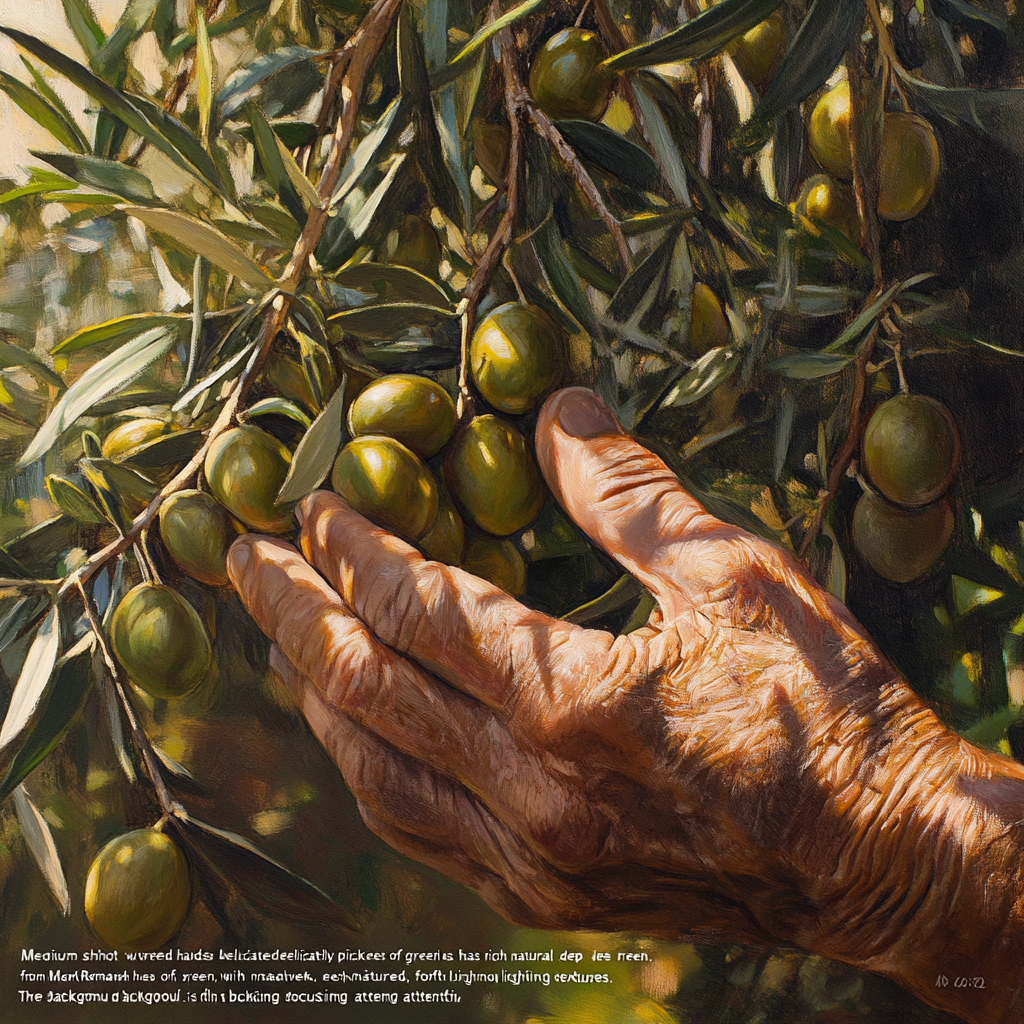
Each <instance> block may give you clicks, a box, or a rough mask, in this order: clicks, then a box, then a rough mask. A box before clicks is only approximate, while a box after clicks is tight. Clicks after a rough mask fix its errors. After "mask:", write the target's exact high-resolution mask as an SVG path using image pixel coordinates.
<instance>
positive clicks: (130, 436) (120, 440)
mask: <svg viewBox="0 0 1024 1024" xmlns="http://www.w3.org/2000/svg"><path fill="white" fill-rule="evenodd" d="M179 429H180V427H178V426H176V425H175V424H173V423H169V422H168V421H167V420H156V419H149V418H143V419H137V420H127V421H126V422H124V423H119V424H118V425H117V426H116V427H114V429H113V430H112V431H110V433H109V434H107V436H106V437H105V438H104V439H103V446H102V448H101V450H100V451H101V454H102V455H103V457H104V458H105V459H112V460H113V461H114V462H121V461H123V460H124V459H127V458H129V457H130V456H131V455H132V454H134V453H135V452H136V451H137V450H138V449H139V448H141V447H142V446H143V445H144V444H149V442H150V441H155V440H156V439H157V438H158V437H163V435H164V434H169V433H171V432H172V431H175V430H179Z"/></svg>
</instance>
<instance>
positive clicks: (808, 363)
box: [768, 352, 853, 380]
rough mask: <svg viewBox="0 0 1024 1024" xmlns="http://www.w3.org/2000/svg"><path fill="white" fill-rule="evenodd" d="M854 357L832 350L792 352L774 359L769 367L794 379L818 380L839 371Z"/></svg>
mask: <svg viewBox="0 0 1024 1024" xmlns="http://www.w3.org/2000/svg"><path fill="white" fill-rule="evenodd" d="M852 359H853V357H852V356H844V355H837V354H835V353H832V352H790V353H788V354H786V355H784V356H779V358H778V359H773V360H772V361H771V362H770V363H769V364H768V369H769V370H774V371H775V372H776V373H781V374H782V376H783V377H789V378H790V379H792V380H816V379H817V378H819V377H831V376H833V375H835V374H837V373H839V371H840V370H842V369H843V368H844V367H846V366H848V365H849V363H850V361H851V360H852Z"/></svg>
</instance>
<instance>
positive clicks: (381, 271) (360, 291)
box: [325, 263, 448, 306]
mask: <svg viewBox="0 0 1024 1024" xmlns="http://www.w3.org/2000/svg"><path fill="white" fill-rule="evenodd" d="M325 284H326V285H328V287H329V292H330V295H331V296H332V297H333V298H336V299H337V300H338V301H339V304H343V305H346V306H362V305H369V304H370V303H374V304H379V303H389V302H417V303H422V304H424V305H428V306H440V305H441V303H447V302H448V296H447V294H445V292H444V290H443V289H442V288H441V287H440V285H437V284H435V283H434V282H433V281H431V280H430V278H429V277H424V276H423V274H421V273H419V272H418V271H416V270H413V269H412V268H410V267H397V266H392V265H390V264H387V263H355V264H353V265H352V266H350V267H343V268H342V269H341V270H339V271H338V272H337V273H336V274H335V275H334V277H333V278H331V279H330V280H329V281H326V282H325Z"/></svg>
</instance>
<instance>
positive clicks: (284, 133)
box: [235, 117, 318, 150]
mask: <svg viewBox="0 0 1024 1024" xmlns="http://www.w3.org/2000/svg"><path fill="white" fill-rule="evenodd" d="M270 127H271V128H273V129H274V134H275V135H276V136H277V137H278V138H279V139H280V140H281V144H282V145H283V146H284V147H285V148H286V149H289V150H292V149H298V148H299V147H300V146H309V145H311V144H312V143H313V142H315V141H316V137H317V134H318V132H317V126H316V125H315V124H313V123H312V122H310V121H296V120H295V119H294V118H291V117H277V118H272V119H271V120H270ZM235 130H236V131H237V132H238V134H239V135H241V136H242V138H243V139H245V141H246V142H252V141H253V138H254V136H253V130H252V126H251V125H247V124H242V125H239V126H238V128H236V129H235Z"/></svg>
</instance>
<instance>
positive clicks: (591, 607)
mask: <svg viewBox="0 0 1024 1024" xmlns="http://www.w3.org/2000/svg"><path fill="white" fill-rule="evenodd" d="M643 593H644V588H643V587H642V586H641V585H640V583H639V582H638V581H637V580H636V578H635V577H633V576H630V575H629V573H626V574H624V575H622V576H620V577H619V578H618V579H617V580H616V581H615V583H613V584H612V587H611V589H610V590H608V591H606V592H605V593H604V594H602V595H601V596H600V597H597V598H595V599H594V600H593V601H588V602H587V603H586V604H584V605H580V607H579V608H575V609H573V611H571V612H569V613H568V614H567V615H563V616H562V618H563V619H565V620H566V621H567V622H574V623H576V625H578V626H584V625H586V624H587V623H588V622H595V621H596V620H598V619H602V618H604V617H605V616H606V615H613V614H614V613H615V612H619V611H622V609H623V608H628V607H629V606H630V605H635V604H636V603H637V601H639V600H640V598H641V597H642V596H643Z"/></svg>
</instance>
